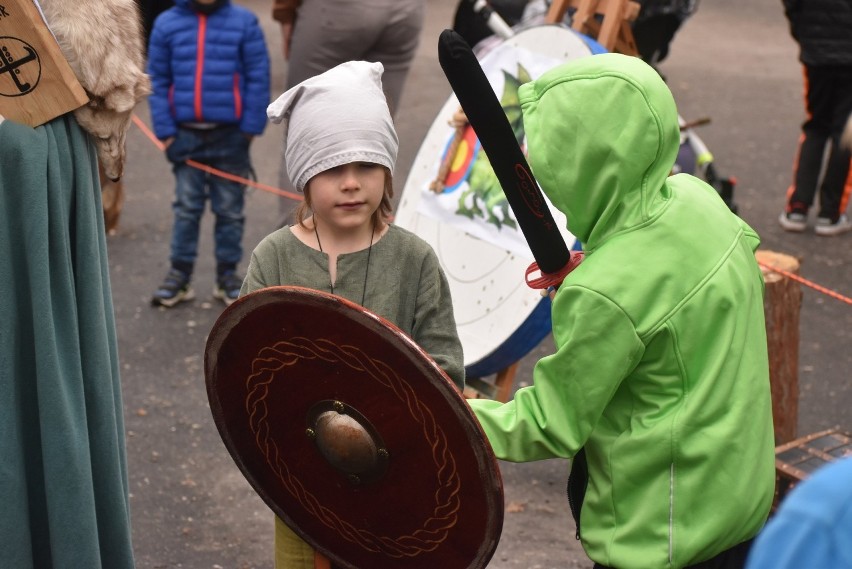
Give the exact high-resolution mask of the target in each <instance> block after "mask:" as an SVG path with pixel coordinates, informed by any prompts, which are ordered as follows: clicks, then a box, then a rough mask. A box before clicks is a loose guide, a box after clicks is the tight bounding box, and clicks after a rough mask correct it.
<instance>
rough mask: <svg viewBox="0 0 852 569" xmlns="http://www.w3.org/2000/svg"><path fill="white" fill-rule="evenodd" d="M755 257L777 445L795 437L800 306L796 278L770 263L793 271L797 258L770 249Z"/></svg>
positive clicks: (797, 264) (797, 270)
mask: <svg viewBox="0 0 852 569" xmlns="http://www.w3.org/2000/svg"><path fill="white" fill-rule="evenodd" d="M755 257H756V258H757V261H758V263H760V265H761V266H760V268H761V271H763V279H764V281H765V282H766V296H765V298H764V302H763V309H764V314H765V317H766V341H767V348H768V350H769V380H770V383H771V386H772V420H773V423H774V425H775V445H776V446H777V445H780V444H784V443H787V442H790V441H792V440H794V439H795V438H796V429H797V423H798V419H799V378H798V374H799V312H800V309H801V306H802V289H801V287H800V286H799V283H798V282H796V281H794V280H793V279H791V278H789V277H786V276H784V275H782V274H780V273H777V272H775V271H773V270H772V269H771V267H774V268H777V269H781V270H783V271H786V272H788V273H791V274H795V275H797V274H799V261H798V259H796V258H795V257H791V256H790V255H784V254H782V253H775V252H772V251H757V252H756V253H755Z"/></svg>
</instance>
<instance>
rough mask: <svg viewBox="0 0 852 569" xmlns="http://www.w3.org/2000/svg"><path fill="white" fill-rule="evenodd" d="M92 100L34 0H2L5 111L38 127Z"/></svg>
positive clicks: (1, 106)
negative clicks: (75, 74)
mask: <svg viewBox="0 0 852 569" xmlns="http://www.w3.org/2000/svg"><path fill="white" fill-rule="evenodd" d="M88 101H89V98H88V97H87V96H86V92H85V91H84V90H83V87H82V86H81V85H80V83H79V82H78V81H77V78H76V77H75V76H74V72H73V71H72V70H71V66H69V65H68V62H67V61H66V60H65V58H64V57H63V55H62V52H61V51H60V49H59V45H58V44H57V43H56V39H55V38H54V37H53V34H51V32H50V30H49V29H48V27H47V24H46V23H45V21H44V19H43V18H42V15H41V12H40V11H39V9H38V8H37V7H36V5H35V4H34V3H33V0H0V115H2V116H4V117H5V118H7V119H9V120H13V121H16V122H20V123H22V124H26V125H28V126H31V127H36V126H40V125H42V124H44V123H46V122H48V121H50V120H52V119H54V118H56V117H58V116H60V115H63V114H65V113H67V112H70V111H73V110H74V109H77V108H79V107H81V106H82V105H85V104H86V103H87V102H88Z"/></svg>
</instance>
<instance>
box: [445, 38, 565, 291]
mask: <svg viewBox="0 0 852 569" xmlns="http://www.w3.org/2000/svg"><path fill="white" fill-rule="evenodd" d="M438 60H439V61H440V63H441V68H442V69H443V70H444V75H446V76H447V80H448V81H449V83H450V86H451V87H452V88H453V91H454V92H455V94H456V97H457V98H458V100H459V104H460V105H461V107H462V110H464V113H465V115H467V119H468V121H469V122H470V125H471V126H472V127H473V130H474V132H476V136H477V137H478V138H479V142H480V144H482V148H483V150H485V153H486V154H487V155H488V160H489V161H490V162H491V166H492V168H493V169H494V173H495V174H496V176H497V180H498V181H499V182H500V186H501V187H502V188H503V193H504V194H505V195H506V199H507V200H508V202H509V205H510V206H511V208H512V211H513V212H514V213H515V217H516V218H517V220H518V225H519V226H520V228H521V231H522V232H523V234H524V238H525V239H526V240H527V244H528V245H529V246H530V250H531V251H532V254H533V257H534V258H535V261H536V262H535V263H533V264H532V265H530V267H529V269H527V273H526V279H527V284H528V285H529V286H530V287H531V288H536V289H545V288H548V287H558V286H559V284H561V282H562V280H563V279H564V278H565V276H566V275H567V274H568V273H569V272H571V270H573V269H574V268H575V267H576V266H577V265H578V264H579V263H580V261H581V260H582V253H574V254H573V255H572V253H571V252H570V251H569V250H568V247H567V246H566V245H565V241H564V240H563V239H562V234H561V233H560V232H559V228H558V227H557V226H556V223H555V222H554V220H553V216H552V215H551V213H550V209H549V208H548V205H547V202H546V201H545V199H544V195H543V194H542V193H541V190H540V189H539V187H538V183H537V182H536V180H535V178H534V177H533V174H532V171H531V170H530V167H529V164H527V160H526V157H525V156H524V154H523V152H521V149H520V147H519V146H518V142H517V140H516V139H515V134H514V132H513V131H512V126H511V125H510V124H509V119H508V118H506V113H505V112H504V111H503V107H502V106H501V105H500V101H499V100H498V99H497V95H496V94H495V93H494V90H493V89H492V88H491V84H490V83H489V82H488V78H487V77H486V76H485V72H484V71H483V70H482V67H481V66H480V65H479V61H478V60H477V59H476V56H475V55H474V54H473V51H472V50H471V49H470V46H468V45H467V43H466V42H465V41H464V39H462V37H461V36H460V35H459V34H457V33H456V32H454V31H452V30H444V31H443V32H442V33H441V36H440V39H439V40H438ZM536 271H540V272H541V276H540V277H539V278H534V279H530V275H531V274H532V273H534V272H536Z"/></svg>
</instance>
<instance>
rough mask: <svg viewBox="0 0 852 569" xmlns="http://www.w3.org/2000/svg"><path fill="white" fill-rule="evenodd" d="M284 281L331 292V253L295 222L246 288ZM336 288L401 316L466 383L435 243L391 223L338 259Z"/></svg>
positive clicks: (256, 256) (261, 250) (265, 252)
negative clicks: (307, 239) (307, 238)
mask: <svg viewBox="0 0 852 569" xmlns="http://www.w3.org/2000/svg"><path fill="white" fill-rule="evenodd" d="M368 259H369V263H368V262H367V261H368ZM278 285H289V286H302V287H307V288H312V289H315V290H320V291H324V292H331V276H330V274H329V272H328V255H327V254H325V253H323V252H321V251H317V250H316V249H313V248H311V247H309V246H307V245H305V244H304V243H302V242H301V241H299V239H298V238H297V237H296V236H295V235H293V232H292V231H291V230H290V228H289V227H284V228H282V229H279V230H278V231H275V232H274V233H271V234H270V235H268V236H267V237H266V238H264V239H263V240H262V241H261V242H260V244H258V246H257V247H256V248H255V250H254V251H253V252H252V255H251V261H250V262H249V267H248V271H247V273H246V278H245V281H244V282H243V288H242V291H241V294H247V293H249V292H253V291H255V290H258V289H261V288H265V287H270V286H278ZM334 294H336V295H338V296H342V297H344V298H346V299H347V300H351V301H352V302H357V303H359V304H361V305H362V306H364V308H367V309H368V310H371V311H372V312H375V313H376V314H378V315H379V316H381V317H382V318H385V319H386V320H389V321H390V322H393V323H394V324H395V325H396V326H398V327H399V328H400V329H401V330H402V331H403V332H405V333H406V334H408V335H409V336H410V337H411V338H412V339H413V340H414V341H415V342H416V343H417V345H419V346H420V347H421V348H423V349H424V350H425V351H426V353H428V354H429V355H430V356H432V358H433V359H434V360H435V362H436V363H437V364H438V365H439V366H440V367H441V369H443V370H444V371H445V372H446V374H447V375H448V376H449V377H450V379H452V380H453V382H455V384H456V385H457V386H458V387H459V389H462V388H463V387H464V358H463V354H462V346H461V341H460V340H459V337H458V332H457V330H456V321H455V317H454V316H453V303H452V298H451V296H450V287H449V284H448V283H447V278H446V276H445V275H444V272H443V270H442V269H441V266H440V264H439V263H438V257H437V255H435V252H434V251H433V250H432V247H431V246H429V244H428V243H426V242H425V241H423V240H422V239H421V238H419V237H417V236H416V235H414V234H413V233H411V232H410V231H407V230H405V229H403V228H401V227H397V226H395V225H391V226H390V227H389V228H388V231H387V233H385V235H384V236H383V237H382V238H381V239H379V240H378V241H377V242H376V243H374V244H373V245H372V247H371V248H370V249H364V250H362V251H356V252H354V253H348V254H343V255H340V256H339V257H338V258H337V282H335V283H334Z"/></svg>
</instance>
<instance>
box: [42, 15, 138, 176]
mask: <svg viewBox="0 0 852 569" xmlns="http://www.w3.org/2000/svg"><path fill="white" fill-rule="evenodd" d="M39 4H40V5H41V7H42V11H43V12H44V16H45V19H46V20H47V23H48V26H49V27H50V29H51V31H52V32H53V34H54V35H55V36H56V39H57V41H58V42H59V47H60V49H61V50H62V54H63V55H64V56H65V59H67V60H68V63H69V64H70V65H71V69H72V70H73V71H74V74H75V75H76V77H77V80H78V81H80V84H81V85H82V86H83V88H84V89H85V90H86V93H87V94H88V95H89V99H90V101H89V103H88V104H87V105H85V106H83V107H81V108H79V109H77V110H76V111H74V115H75V117H76V118H77V122H78V123H80V126H81V127H83V129H85V130H86V131H87V132H89V133H90V134H91V135H92V136H93V137H94V139H95V144H96V146H97V149H98V160H99V161H100V164H101V166H102V167H103V170H104V173H105V174H106V176H107V177H108V178H109V179H111V180H118V179H120V178H121V175H122V173H123V171H124V158H125V137H126V135H127V130H128V129H129V128H130V119H131V114H132V112H133V109H134V108H135V107H136V104H137V103H138V102H139V101H140V100H141V99H142V98H143V97H145V96H146V95H148V93H150V91H151V86H150V81H149V79H148V76H147V75H146V74H145V72H144V67H145V62H144V57H145V56H144V49H143V44H142V29H141V20H140V15H139V8H138V6H137V5H136V2H135V0H39Z"/></svg>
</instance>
